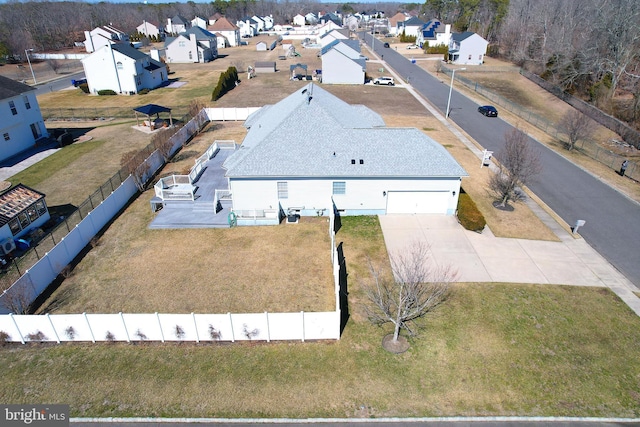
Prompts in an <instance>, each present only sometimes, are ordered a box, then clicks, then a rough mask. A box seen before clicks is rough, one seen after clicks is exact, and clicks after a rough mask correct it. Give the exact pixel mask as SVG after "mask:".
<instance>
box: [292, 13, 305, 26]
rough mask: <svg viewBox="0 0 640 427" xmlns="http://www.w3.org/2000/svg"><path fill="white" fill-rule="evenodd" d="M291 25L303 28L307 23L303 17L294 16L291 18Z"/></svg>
mask: <svg viewBox="0 0 640 427" xmlns="http://www.w3.org/2000/svg"><path fill="white" fill-rule="evenodd" d="M292 23H293V25H295V26H296V27H304V26H305V24H306V23H307V21H306V19H305V17H304V15H300V14H297V15H296V16H294V17H293V20H292Z"/></svg>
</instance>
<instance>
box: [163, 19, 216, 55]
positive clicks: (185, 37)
mask: <svg viewBox="0 0 640 427" xmlns="http://www.w3.org/2000/svg"><path fill="white" fill-rule="evenodd" d="M164 49H165V58H166V61H167V62H168V63H194V62H209V61H213V60H214V59H216V58H217V57H218V40H217V37H216V36H215V35H214V34H212V33H210V32H209V31H207V30H203V29H202V28H200V27H197V26H196V27H191V28H189V29H188V30H187V31H185V32H184V33H181V34H179V35H178V36H177V37H167V38H166V40H165V43H164Z"/></svg>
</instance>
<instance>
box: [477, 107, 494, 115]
mask: <svg viewBox="0 0 640 427" xmlns="http://www.w3.org/2000/svg"><path fill="white" fill-rule="evenodd" d="M478 113H480V114H482V115H485V116H487V117H498V110H496V107H494V106H493V105H483V106H482V107H478Z"/></svg>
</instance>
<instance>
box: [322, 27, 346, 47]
mask: <svg viewBox="0 0 640 427" xmlns="http://www.w3.org/2000/svg"><path fill="white" fill-rule="evenodd" d="M336 40H349V37H347V36H345V35H344V34H342V33H341V32H340V31H338V30H332V31H329V32H328V33H323V34H322V35H320V36H319V37H318V41H317V43H318V44H319V45H320V46H321V47H325V46H327V45H329V44H331V43H333V42H334V41H336Z"/></svg>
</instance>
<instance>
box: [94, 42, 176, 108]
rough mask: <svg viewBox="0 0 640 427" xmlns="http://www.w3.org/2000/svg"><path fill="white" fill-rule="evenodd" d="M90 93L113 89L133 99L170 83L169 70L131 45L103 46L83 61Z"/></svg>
mask: <svg viewBox="0 0 640 427" xmlns="http://www.w3.org/2000/svg"><path fill="white" fill-rule="evenodd" d="M82 66H83V68H84V73H85V76H86V78H87V83H88V84H89V91H90V92H91V93H94V94H97V93H98V91H100V90H106V89H110V90H113V91H114V92H116V93H119V94H125V95H132V94H135V93H138V92H139V91H140V90H142V89H155V88H157V87H158V86H160V85H162V84H163V83H164V82H166V81H167V80H168V73H167V66H166V65H164V64H163V63H161V62H159V61H156V60H155V59H151V57H150V56H149V55H147V54H145V53H143V52H140V51H138V50H136V49H134V48H132V47H131V46H129V45H128V44H125V43H120V44H114V45H110V46H103V47H101V48H100V49H98V50H97V51H95V52H93V53H92V54H91V55H89V56H87V57H85V58H83V59H82Z"/></svg>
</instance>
